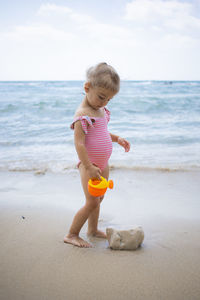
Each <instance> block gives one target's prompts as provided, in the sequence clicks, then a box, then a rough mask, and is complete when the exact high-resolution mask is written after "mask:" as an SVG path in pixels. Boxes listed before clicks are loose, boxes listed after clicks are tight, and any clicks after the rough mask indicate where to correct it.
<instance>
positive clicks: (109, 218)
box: [0, 170, 200, 300]
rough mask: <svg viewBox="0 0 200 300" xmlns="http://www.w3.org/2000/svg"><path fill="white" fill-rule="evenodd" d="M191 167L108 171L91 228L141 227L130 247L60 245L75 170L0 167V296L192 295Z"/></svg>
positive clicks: (194, 184)
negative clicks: (138, 240)
mask: <svg viewBox="0 0 200 300" xmlns="http://www.w3.org/2000/svg"><path fill="white" fill-rule="evenodd" d="M199 175H200V174H199V172H150V171H149V172H148V171H146V172H141V171H127V170H126V171H123V170H121V171H120V170H115V171H112V172H111V176H110V177H111V178H112V179H114V182H115V189H114V190H113V191H109V192H107V195H106V197H105V199H104V201H103V203H102V207H101V215H100V221H99V226H100V228H101V229H105V228H106V227H111V226H113V227H116V228H125V227H128V226H129V225H134V224H136V225H142V227H143V229H144V232H145V239H144V243H143V245H142V247H141V248H139V249H138V250H136V251H114V250H110V249H109V248H108V242H107V241H106V240H100V239H95V238H90V239H88V238H87V236H86V225H85V226H84V227H83V229H82V231H81V236H82V237H83V238H85V239H87V240H88V241H90V242H91V243H92V244H93V245H94V248H91V249H81V248H78V247H74V246H71V245H68V244H65V243H63V236H64V235H65V234H66V233H67V231H68V229H69V226H70V224H71V221H72V218H73V215H74V213H75V212H76V210H77V209H78V208H79V207H81V206H82V205H83V204H84V198H83V194H82V191H81V188H80V182H79V176H78V172H77V171H71V172H67V173H66V174H59V175H58V174H50V173H47V174H45V175H40V176H36V175H34V174H32V173H17V172H16V173H14V172H8V173H6V172H5V173H0V181H1V188H0V239H1V247H0V271H1V273H0V274H1V277H0V299H1V300H10V299H12V300H13V299H16V300H18V299H19V300H22V299H26V300H32V299H34V300H36V299H37V300H40V299H41V300H44V299H48V300H51V299H52V300H54V299H61V300H62V299H63V300H64V299H69V300H73V299H87V300H88V299H89V300H90V299H92V300H93V299H94V300H96V299H115V300H117V299H142V300H144V299H148V300H149V299H154V300H157V299H159V300H160V299H161V300H162V299H168V300H169V299H180V300H184V299H185V300H195V299H196V300H199V299H200V201H199V200H200V199H199V194H200V186H199V182H200V179H199V178H200V176H199Z"/></svg>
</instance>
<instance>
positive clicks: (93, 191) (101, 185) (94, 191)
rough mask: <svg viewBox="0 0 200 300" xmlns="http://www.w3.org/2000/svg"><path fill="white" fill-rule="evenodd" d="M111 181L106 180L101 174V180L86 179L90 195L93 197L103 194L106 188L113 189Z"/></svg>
mask: <svg viewBox="0 0 200 300" xmlns="http://www.w3.org/2000/svg"><path fill="white" fill-rule="evenodd" d="M113 185H114V184H113V181H112V180H109V181H107V180H106V179H105V178H104V177H102V176H101V180H98V179H90V180H89V181H88V191H89V193H90V195H92V196H94V197H99V196H103V195H104V194H105V192H106V191H107V188H110V189H113Z"/></svg>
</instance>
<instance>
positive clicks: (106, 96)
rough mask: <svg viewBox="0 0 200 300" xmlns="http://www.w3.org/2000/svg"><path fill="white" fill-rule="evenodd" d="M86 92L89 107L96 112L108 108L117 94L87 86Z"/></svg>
mask: <svg viewBox="0 0 200 300" xmlns="http://www.w3.org/2000/svg"><path fill="white" fill-rule="evenodd" d="M85 92H86V97H87V101H88V103H89V105H90V106H91V107H92V108H93V109H96V110H97V109H99V108H101V107H104V106H106V105H107V104H108V102H109V101H110V100H111V99H112V98H113V96H114V95H115V94H116V93H114V92H113V91H111V90H108V89H105V88H102V87H91V86H90V85H89V86H88V85H87V84H85Z"/></svg>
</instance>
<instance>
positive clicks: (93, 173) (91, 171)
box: [87, 165, 101, 180]
mask: <svg viewBox="0 0 200 300" xmlns="http://www.w3.org/2000/svg"><path fill="white" fill-rule="evenodd" d="M87 171H88V175H89V177H90V178H91V179H98V180H101V169H99V168H98V167H96V166H95V165H91V166H90V167H89V168H87Z"/></svg>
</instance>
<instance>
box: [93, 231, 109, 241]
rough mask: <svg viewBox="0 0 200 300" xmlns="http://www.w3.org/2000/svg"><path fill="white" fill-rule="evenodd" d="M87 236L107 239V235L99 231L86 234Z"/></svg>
mask: <svg viewBox="0 0 200 300" xmlns="http://www.w3.org/2000/svg"><path fill="white" fill-rule="evenodd" d="M88 235H90V236H95V237H97V238H102V239H107V235H106V234H105V233H104V232H103V231H100V230H97V231H96V232H88Z"/></svg>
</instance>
